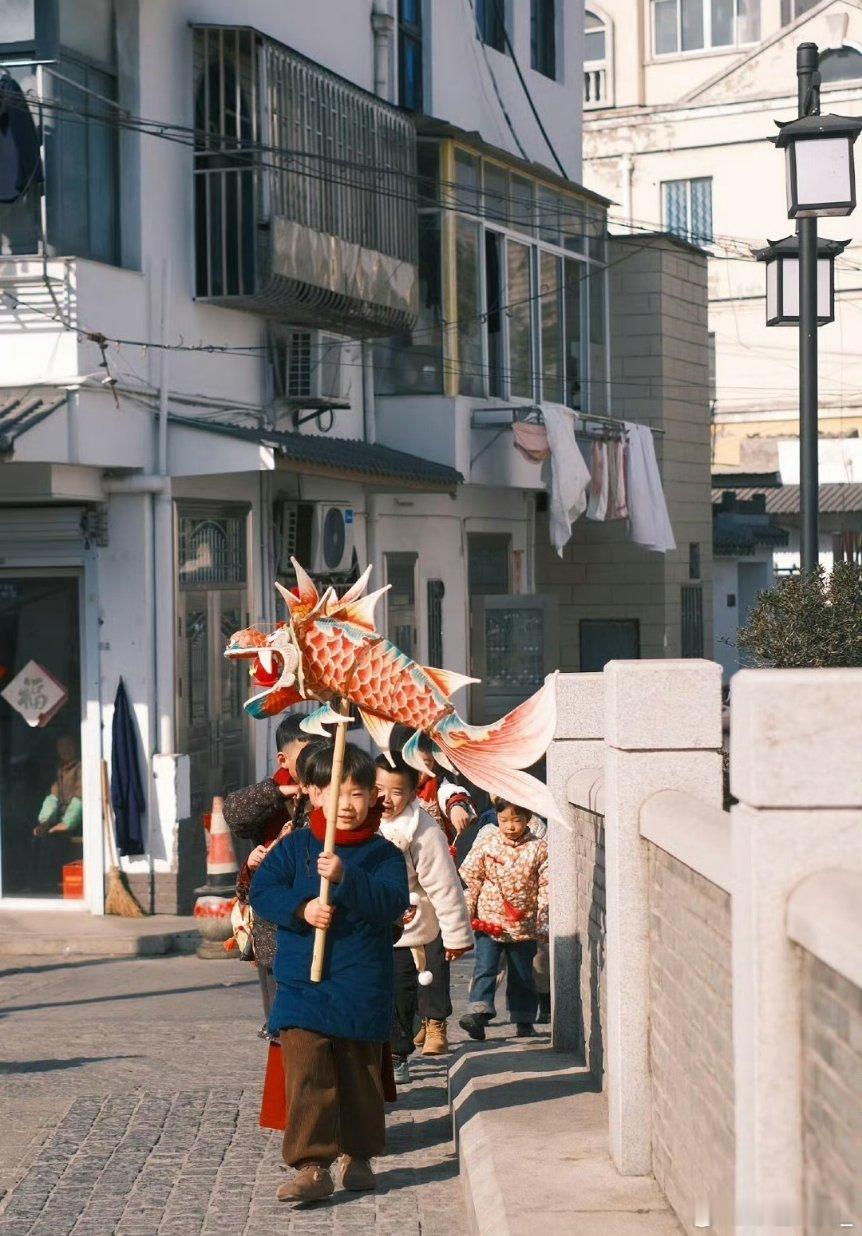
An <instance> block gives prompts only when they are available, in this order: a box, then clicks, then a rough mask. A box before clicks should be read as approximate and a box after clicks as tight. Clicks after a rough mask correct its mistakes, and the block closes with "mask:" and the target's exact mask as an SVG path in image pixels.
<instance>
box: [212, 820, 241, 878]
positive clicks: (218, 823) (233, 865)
mask: <svg viewBox="0 0 862 1236" xmlns="http://www.w3.org/2000/svg"><path fill="white" fill-rule="evenodd" d="M223 807H224V799H222V798H219V797H216V798H214V799H213V809H212V812H211V814H210V844H209V850H208V852H207V884H208V885H209V886H210V888H216V887H219V888H230V889H232V888H233V887H234V885H235V884H236V877H237V872H238V870H239V868H238V867H237V861H236V854H235V853H234V848H233V840H232V838H231V835H230V830H229V829H228V826H227V824H225V822H224V812H223Z"/></svg>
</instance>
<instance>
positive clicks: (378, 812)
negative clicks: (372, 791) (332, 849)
mask: <svg viewBox="0 0 862 1236" xmlns="http://www.w3.org/2000/svg"><path fill="white" fill-rule="evenodd" d="M382 815H383V804H382V803H378V804H377V805H376V806H374V807H372V808H371V810H370V811H369V812H368V816H367V818H366V821H365V824H364V825H363V827H362V828H336V830H335V844H336V845H337V846H339V845H362V843H363V841H370V840H371V838H372V837H373V836H374V834H375V833H376V832H377V830H378V828H379V827H380V820H381V818H382ZM308 826H309V828H310V829H311V831H312V832H313V833H314V835H315V837H316V838H317V840H318V841H319V842H321V844H324V843H325V841H326V815H325V813H324V811H323V809H322V808H321V807H318V808H316V810H314V811H312V813H311V816H310V817H309V821H308Z"/></svg>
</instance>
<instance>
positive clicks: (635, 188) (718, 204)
mask: <svg viewBox="0 0 862 1236" xmlns="http://www.w3.org/2000/svg"><path fill="white" fill-rule="evenodd" d="M588 9H590V10H591V11H590V12H588V14H587V18H586V23H585V38H586V43H585V53H584V54H585V100H586V103H585V106H586V109H587V110H586V113H585V117H586V118H585V127H584V168H585V176H586V177H587V179H588V181H589V183H590V184H591V185H593V186H594V187H595V188H597V189H599V190H600V192H602V193H604V194H606V195H607V196H608V197H610V198H612V199H613V202H614V205H613V207H612V208H611V214H610V218H611V226H612V228H619V229H622V230H625V231H631V232H632V233H634V234H638V233H639V232H640V231H641V230H643V229H644V228H654V227H656V226H657V225H658V226H661V227H662V228H665V229H666V230H668V231H671V232H675V233H677V234H679V235H684V236H686V237H688V238H690V239H693V240H694V241H695V242H696V243H698V244H700V245H702V246H703V247H704V248H706V250H707V251H708V252H709V253H710V255H711V257H710V263H709V330H710V339H711V350H712V354H713V355H712V360H711V363H710V366H709V369H708V371H706V372H704V373H703V374H702V376H701V379H700V381H701V383H702V385H703V389H704V392H705V393H706V394H707V396H708V397H709V399H710V401H711V403H712V408H713V417H712V420H713V447H712V463H713V469H714V470H715V471H716V472H718V473H727V472H731V471H740V472H743V473H757V472H763V473H767V472H768V473H771V472H775V471H780V474H781V479H782V481H783V482H784V483H790V484H793V483H795V482H797V481H798V460H797V459H796V458H795V457H797V456H798V378H797V374H798V332H797V331H796V330H795V329H791V328H778V327H774V328H769V327H767V325H766V313H765V295H764V292H765V278H764V268H763V267H762V266H761V265H758V264H757V263H756V262H755V261H754V260H753V259H752V256H751V252H750V250H751V248H752V247H761V246H763V244H764V243H765V241H766V239H767V238H770V239H778V238H780V237H782V236H785V235H788V234H790V233H792V232H793V230H794V229H793V225H792V223H791V222H790V221H789V220H788V218H787V208H786V201H785V177H784V167H783V155H782V154H781V153H780V152H778V151H776V149H775V147H774V146H773V145H772V144H771V142H770V141H769V140H768V139H769V138H770V137H773V136H774V135H775V133H776V128H775V121H785V120H789V119H791V118H792V117H794V116H796V114H797V99H796V91H797V84H796V48H797V46H798V45H799V44H800V43H802V42H806V41H808V42H814V43H816V44H817V45H818V46H819V48H820V55H821V61H820V71H821V76H822V85H821V108H822V111H823V112H824V113H825V112H835V113H838V114H841V115H850V116H858V115H859V114H860V113H862V5H860V4H859V3H857V2H856V0H727V2H725V0H603V4H602V6H601V7H596V6H594V5H592V4H588ZM819 230H820V234H821V235H823V236H828V237H831V238H840V239H842V240H846V239H848V238H849V239H850V244H849V246H848V248H847V249H846V250H845V252H844V253H843V255H842V256H841V257H840V258H839V259H838V261H837V263H836V271H835V287H836V297H835V321H834V322H833V323H831V324H828V325H824V326H822V327H821V328H820V331H819V340H820V407H819V411H820V415H819V424H820V434H821V466H822V467H823V468H824V475H823V476H821V480H822V481H824V482H826V481H829V482H832V481H837V480H839V479H840V481H841V482H848V483H852V482H853V480H854V473H853V466H852V459H853V451H854V449H855V447H854V443H855V440H856V439H857V438H858V436H859V432H860V428H862V415H860V394H859V391H860V376H862V349H860V347H859V344H858V336H859V332H858V318H859V313H860V310H862V288H860V279H859V258H860V245H859V243H858V232H859V224H858V214H857V215H853V216H851V217H850V218H847V219H824V220H820V228H819ZM839 470H840V471H841V473H842V475H841V476H840V478H839V477H838V476H837V475H836V473H837V471H839ZM855 532H856V537H855V541H853V540H852V539H850V540H848V539H847V538H846V537H845V538H844V539H843V540H842V542H841V545H840V546H839V545H837V544H833V538H832V536H831V534H830V535H827V536H825V538H824V539H823V540H822V543H821V544H822V551H823V552H822V560H823V561H824V563H825V564H827V565H828V564H829V562H831V561H832V558H833V554H834V553H840V554H843V555H845V556H846V554H847V553H848V552H849V553H850V554H851V555H853V556H855V558H856V560H859V557H860V555H862V526H858V527H856V529H855ZM777 561H778V560H777ZM794 564H796V565H798V547H794V545H793V541H792V540H791V545H790V547H789V549H788V550H787V551H786V552H784V553H783V556H782V557H781V559H780V562H778V565H780V566H781V568H782V569H784V568H787V567H789V566H792V565H794ZM723 591H724V592H725V593H730V594H732V595H735V590H729V589H723ZM719 617H720V616H719V615H718V614H717V615H716V619H717V622H718V621H719ZM721 622H722V623H723V622H724V618H723V616H722V617H721ZM717 655H718V654H717Z"/></svg>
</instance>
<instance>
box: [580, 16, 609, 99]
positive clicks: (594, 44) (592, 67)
mask: <svg viewBox="0 0 862 1236" xmlns="http://www.w3.org/2000/svg"><path fill="white" fill-rule="evenodd" d="M610 34H611V31H610V27H609V25H608V23H607V22H606V21H605V20H604V18H602V17H600V16H599V15H598V13H592V12H590V10H589V9H587V11H586V12H585V13H584V107H607V106H608V105H609V104H610V103H611V102H612V98H611V94H612V92H611V89H610V86H611V79H610V47H609V43H610Z"/></svg>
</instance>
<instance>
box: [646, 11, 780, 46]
mask: <svg viewBox="0 0 862 1236" xmlns="http://www.w3.org/2000/svg"><path fill="white" fill-rule="evenodd" d="M797 2H798V0H797ZM652 10H653V50H654V52H655V54H656V55H657V56H667V55H674V54H676V53H679V52H693V51H704V50H707V49H709V48H721V47H739V46H742V45H744V44H747V43H756V42H757V41H758V40H759V39H760V0H653V3H652Z"/></svg>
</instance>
